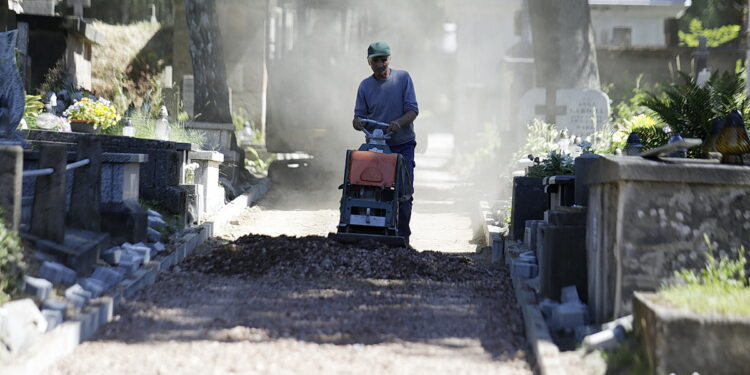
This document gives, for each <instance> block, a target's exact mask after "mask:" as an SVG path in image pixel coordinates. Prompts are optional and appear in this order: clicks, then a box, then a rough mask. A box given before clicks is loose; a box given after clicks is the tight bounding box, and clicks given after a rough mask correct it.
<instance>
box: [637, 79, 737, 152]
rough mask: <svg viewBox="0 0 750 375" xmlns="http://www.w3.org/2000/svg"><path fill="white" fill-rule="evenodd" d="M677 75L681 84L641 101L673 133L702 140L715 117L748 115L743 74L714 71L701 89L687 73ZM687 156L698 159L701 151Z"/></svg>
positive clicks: (673, 85)
mask: <svg viewBox="0 0 750 375" xmlns="http://www.w3.org/2000/svg"><path fill="white" fill-rule="evenodd" d="M680 76H681V78H682V82H681V83H676V84H672V85H670V86H669V87H667V88H666V89H665V90H664V92H662V93H659V94H655V93H648V95H647V97H646V98H645V99H643V100H642V101H641V104H642V105H644V106H646V107H648V108H649V109H650V110H652V111H653V112H654V113H655V114H656V116H657V117H658V118H659V120H661V121H662V122H663V123H664V124H666V125H668V126H669V127H670V128H671V131H672V132H674V133H679V134H680V135H682V137H684V138H700V139H703V140H704V141H705V140H707V138H708V135H709V130H710V127H711V122H712V121H713V120H714V119H715V118H717V117H724V116H726V115H727V114H728V113H729V112H731V111H733V110H740V111H741V112H742V113H744V114H745V115H746V116H747V114H748V109H750V107H749V105H750V102H749V101H748V99H747V97H745V95H744V90H745V79H744V77H743V74H742V73H729V72H724V73H721V74H719V73H718V72H715V73H714V74H713V75H712V76H711V79H709V80H708V82H706V83H705V85H703V87H701V86H699V85H698V83H697V82H696V79H695V78H694V77H692V76H691V75H689V74H687V73H683V72H681V73H680ZM690 155H691V156H693V157H695V156H700V151H698V150H695V149H694V150H691V151H690Z"/></svg>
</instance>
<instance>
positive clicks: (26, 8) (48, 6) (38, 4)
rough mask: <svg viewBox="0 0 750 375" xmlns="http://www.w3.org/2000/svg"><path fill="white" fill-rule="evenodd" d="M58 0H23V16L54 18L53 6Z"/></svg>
mask: <svg viewBox="0 0 750 375" xmlns="http://www.w3.org/2000/svg"><path fill="white" fill-rule="evenodd" d="M58 2H59V0H24V1H23V2H22V3H21V6H22V7H23V13H24V14H33V15H37V16H54V15H55V5H56V4H57V3H58Z"/></svg>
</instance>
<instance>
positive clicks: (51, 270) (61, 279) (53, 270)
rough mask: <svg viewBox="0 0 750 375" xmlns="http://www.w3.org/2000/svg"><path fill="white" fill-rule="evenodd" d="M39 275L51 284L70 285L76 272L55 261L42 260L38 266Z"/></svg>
mask: <svg viewBox="0 0 750 375" xmlns="http://www.w3.org/2000/svg"><path fill="white" fill-rule="evenodd" d="M39 277H41V278H43V279H46V280H48V281H50V282H52V284H65V285H71V284H73V283H75V281H76V272H75V271H73V270H72V269H70V268H68V267H65V266H64V265H62V264H60V263H57V262H44V263H42V267H40V268H39Z"/></svg>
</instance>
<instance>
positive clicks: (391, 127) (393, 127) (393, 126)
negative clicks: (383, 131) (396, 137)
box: [388, 121, 401, 133]
mask: <svg viewBox="0 0 750 375" xmlns="http://www.w3.org/2000/svg"><path fill="white" fill-rule="evenodd" d="M399 129H401V124H400V123H399V122H398V121H391V123H390V124H388V132H389V133H395V132H397V131H399Z"/></svg>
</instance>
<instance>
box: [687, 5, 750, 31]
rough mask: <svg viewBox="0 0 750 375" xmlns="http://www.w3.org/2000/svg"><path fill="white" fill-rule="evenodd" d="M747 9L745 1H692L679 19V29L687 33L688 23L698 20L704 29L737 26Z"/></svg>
mask: <svg viewBox="0 0 750 375" xmlns="http://www.w3.org/2000/svg"><path fill="white" fill-rule="evenodd" d="M746 8H747V0H692V4H691V5H690V7H689V8H688V9H687V10H686V11H685V14H684V15H683V16H682V17H681V18H680V29H681V30H683V31H688V30H689V26H690V22H691V21H692V20H693V19H696V18H697V19H699V20H701V21H702V22H703V24H704V25H705V26H706V27H712V28H713V27H719V26H722V25H738V24H741V23H742V15H743V13H745V9H746Z"/></svg>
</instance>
